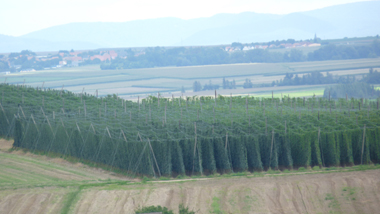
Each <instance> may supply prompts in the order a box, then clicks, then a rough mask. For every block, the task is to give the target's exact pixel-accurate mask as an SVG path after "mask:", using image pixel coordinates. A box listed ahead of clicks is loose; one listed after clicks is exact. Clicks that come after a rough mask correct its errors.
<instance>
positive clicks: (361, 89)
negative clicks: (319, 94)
mask: <svg viewBox="0 0 380 214" xmlns="http://www.w3.org/2000/svg"><path fill="white" fill-rule="evenodd" d="M329 94H330V96H331V98H345V97H346V96H347V97H349V98H351V97H353V98H378V97H379V96H380V91H379V90H376V89H375V87H374V86H373V85H370V84H368V83H365V82H355V83H350V84H339V85H335V86H331V87H327V88H326V89H325V91H324V93H323V96H324V97H326V98H327V97H328V96H329Z"/></svg>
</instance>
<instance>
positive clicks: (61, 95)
mask: <svg viewBox="0 0 380 214" xmlns="http://www.w3.org/2000/svg"><path fill="white" fill-rule="evenodd" d="M24 82H25V80H24ZM63 86H64V84H63V85H62V88H61V93H60V94H59V96H62V91H63Z"/></svg>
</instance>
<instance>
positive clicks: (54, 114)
mask: <svg viewBox="0 0 380 214" xmlns="http://www.w3.org/2000/svg"><path fill="white" fill-rule="evenodd" d="M53 120H55V113H54V111H53Z"/></svg>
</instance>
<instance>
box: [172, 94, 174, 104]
mask: <svg viewBox="0 0 380 214" xmlns="http://www.w3.org/2000/svg"><path fill="white" fill-rule="evenodd" d="M172 106H174V95H173V94H172Z"/></svg>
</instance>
